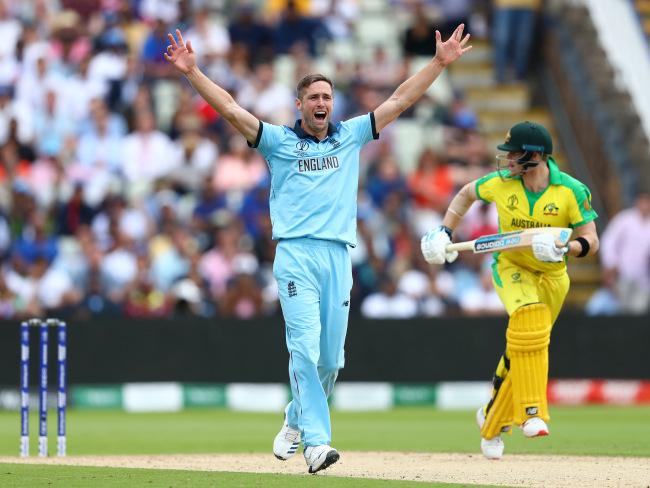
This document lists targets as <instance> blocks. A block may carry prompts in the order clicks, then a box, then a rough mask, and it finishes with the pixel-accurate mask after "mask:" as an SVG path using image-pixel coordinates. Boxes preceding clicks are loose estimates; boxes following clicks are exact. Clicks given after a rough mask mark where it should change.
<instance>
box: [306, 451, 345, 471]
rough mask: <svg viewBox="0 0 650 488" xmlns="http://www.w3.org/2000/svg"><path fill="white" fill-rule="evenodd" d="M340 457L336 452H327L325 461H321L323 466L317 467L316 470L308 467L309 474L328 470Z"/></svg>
mask: <svg viewBox="0 0 650 488" xmlns="http://www.w3.org/2000/svg"><path fill="white" fill-rule="evenodd" d="M340 457H341V455H340V454H339V453H338V452H337V451H330V452H328V453H327V455H326V456H325V461H323V464H321V465H320V466H318V467H317V468H316V469H312V467H311V466H309V474H314V473H318V472H319V471H322V470H324V469H325V468H329V467H330V466H331V465H332V464H334V463H335V462H336V461H338V460H339V459H340Z"/></svg>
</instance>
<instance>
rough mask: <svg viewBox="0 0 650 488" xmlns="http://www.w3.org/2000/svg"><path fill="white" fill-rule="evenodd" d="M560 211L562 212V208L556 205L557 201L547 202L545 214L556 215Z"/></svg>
mask: <svg viewBox="0 0 650 488" xmlns="http://www.w3.org/2000/svg"><path fill="white" fill-rule="evenodd" d="M559 212H560V208H559V207H558V206H557V205H555V202H551V203H547V204H546V205H545V206H544V215H551V216H553V217H555V216H557V214H558V213H559Z"/></svg>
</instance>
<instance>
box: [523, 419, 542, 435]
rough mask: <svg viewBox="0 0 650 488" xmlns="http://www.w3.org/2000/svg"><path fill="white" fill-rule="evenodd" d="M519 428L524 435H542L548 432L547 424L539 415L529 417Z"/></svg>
mask: <svg viewBox="0 0 650 488" xmlns="http://www.w3.org/2000/svg"><path fill="white" fill-rule="evenodd" d="M521 429H522V430H523V432H524V435H525V436H526V437H543V436H545V435H548V434H549V431H548V426H547V425H546V422H544V421H543V420H542V419H540V418H539V417H531V418H529V419H528V420H526V421H525V422H524V423H523V425H522V426H521Z"/></svg>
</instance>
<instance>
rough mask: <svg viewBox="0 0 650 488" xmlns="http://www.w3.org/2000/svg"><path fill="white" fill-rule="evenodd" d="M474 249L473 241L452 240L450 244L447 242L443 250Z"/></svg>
mask: <svg viewBox="0 0 650 488" xmlns="http://www.w3.org/2000/svg"><path fill="white" fill-rule="evenodd" d="M473 250H474V241H467V242H454V243H452V244H447V247H446V248H445V251H447V252H453V251H473Z"/></svg>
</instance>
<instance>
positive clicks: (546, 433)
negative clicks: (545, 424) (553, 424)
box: [526, 430, 548, 439]
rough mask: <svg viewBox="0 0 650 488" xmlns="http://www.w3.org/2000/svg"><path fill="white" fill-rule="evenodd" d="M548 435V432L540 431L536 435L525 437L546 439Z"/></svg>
mask: <svg viewBox="0 0 650 488" xmlns="http://www.w3.org/2000/svg"><path fill="white" fill-rule="evenodd" d="M547 435H548V430H540V431H539V432H537V434H534V435H527V436H526V437H528V438H529V439H533V438H534V437H546V436H547Z"/></svg>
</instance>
